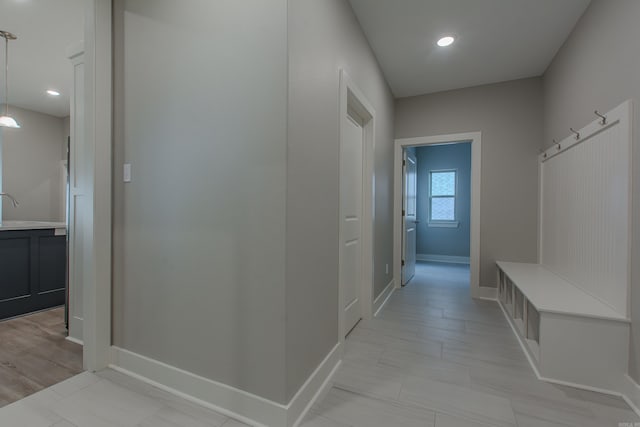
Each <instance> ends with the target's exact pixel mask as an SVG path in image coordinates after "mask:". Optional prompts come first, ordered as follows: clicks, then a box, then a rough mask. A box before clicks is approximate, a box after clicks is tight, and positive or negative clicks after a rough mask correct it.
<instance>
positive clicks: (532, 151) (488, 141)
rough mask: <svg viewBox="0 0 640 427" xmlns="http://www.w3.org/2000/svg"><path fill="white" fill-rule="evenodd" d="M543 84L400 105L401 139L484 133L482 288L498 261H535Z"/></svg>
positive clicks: (490, 282) (492, 280)
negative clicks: (538, 155)
mask: <svg viewBox="0 0 640 427" xmlns="http://www.w3.org/2000/svg"><path fill="white" fill-rule="evenodd" d="M542 115H543V112H542V80H541V79H540V78H531V79H523V80H516V81H511V82H505V83H498V84H492V85H485V86H478V87H472V88H467V89H460V90H454V91H448V92H441V93H436V94H431V95H423V96H416V97H410V98H401V99H398V100H396V123H395V126H396V137H397V138H409V137H419V136H429V135H440V134H451V133H460V132H473V131H482V183H481V190H480V191H481V193H482V195H481V197H482V200H481V206H480V285H481V286H491V287H494V286H496V269H495V261H496V260H504V261H519V262H536V261H537V241H538V239H537V232H538V230H537V223H538V161H537V154H538V149H539V148H540V141H541V139H542Z"/></svg>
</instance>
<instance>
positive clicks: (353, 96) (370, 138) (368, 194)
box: [338, 69, 376, 342]
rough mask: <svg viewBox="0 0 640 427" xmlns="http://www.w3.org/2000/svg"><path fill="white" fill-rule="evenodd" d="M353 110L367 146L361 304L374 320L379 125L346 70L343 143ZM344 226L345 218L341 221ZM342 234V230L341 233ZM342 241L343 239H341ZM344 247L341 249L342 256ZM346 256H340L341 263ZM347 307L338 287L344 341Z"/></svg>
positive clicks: (341, 104) (342, 87)
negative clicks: (345, 122) (376, 162)
mask: <svg viewBox="0 0 640 427" xmlns="http://www.w3.org/2000/svg"><path fill="white" fill-rule="evenodd" d="M349 111H353V112H355V113H356V114H357V115H358V117H360V118H362V121H363V126H362V127H363V131H364V147H363V162H362V164H363V174H364V177H363V192H362V195H363V196H362V197H363V200H362V203H363V209H362V284H361V286H360V301H361V304H362V306H361V309H362V317H363V318H364V319H371V317H372V316H373V298H374V295H373V277H374V276H373V267H374V265H373V259H374V252H373V233H374V230H373V227H374V219H375V192H374V185H375V179H374V152H375V122H376V112H375V109H374V108H373V106H372V105H371V103H370V102H369V101H368V99H367V97H366V96H365V95H364V94H363V92H362V91H361V90H360V89H359V88H358V87H357V86H356V84H355V83H354V82H353V80H351V78H350V77H349V75H348V74H347V72H346V71H345V70H344V69H341V70H340V98H339V108H338V112H339V113H338V128H339V129H340V138H339V141H340V143H341V141H342V124H343V119H344V118H345V117H349ZM339 221H340V227H342V219H339ZM339 233H341V231H339ZM339 240H340V238H339ZM341 250H342V245H340V247H339V248H338V253H339V254H340V253H341ZM341 259H342V257H341V256H340V255H339V260H340V262H341ZM343 325H344V307H343V306H342V286H341V284H339V285H338V336H339V337H340V342H344V337H345V334H344V332H343V331H344V326H343Z"/></svg>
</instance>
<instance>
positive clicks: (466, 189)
mask: <svg viewBox="0 0 640 427" xmlns="http://www.w3.org/2000/svg"><path fill="white" fill-rule="evenodd" d="M415 150H416V151H415V152H416V156H417V158H418V212H417V213H418V221H420V222H419V223H418V227H417V242H416V252H417V254H418V255H447V256H460V257H468V256H469V247H470V236H471V235H470V230H471V143H470V142H463V143H457V144H448V145H432V146H424V147H417V148H416V149H415ZM442 169H455V170H457V172H458V174H457V175H458V177H457V178H458V183H457V197H456V220H457V221H458V222H459V224H458V227H455V228H445V227H429V171H431V170H442Z"/></svg>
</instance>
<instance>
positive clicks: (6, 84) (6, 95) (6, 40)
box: [2, 34, 9, 116]
mask: <svg viewBox="0 0 640 427" xmlns="http://www.w3.org/2000/svg"><path fill="white" fill-rule="evenodd" d="M2 37H4V115H5V116H8V115H9V36H8V35H7V34H2Z"/></svg>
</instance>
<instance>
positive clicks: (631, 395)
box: [621, 374, 640, 416]
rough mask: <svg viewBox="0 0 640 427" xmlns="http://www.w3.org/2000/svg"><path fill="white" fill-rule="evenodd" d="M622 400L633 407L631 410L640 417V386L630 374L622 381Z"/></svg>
mask: <svg viewBox="0 0 640 427" xmlns="http://www.w3.org/2000/svg"><path fill="white" fill-rule="evenodd" d="M621 390H622V398H623V399H624V400H625V401H626V402H627V403H628V404H629V406H631V409H633V411H634V412H635V413H636V414H638V416H640V385H638V383H637V382H635V380H634V379H633V378H631V377H630V376H629V375H628V374H625V375H624V378H623V379H622V388H621Z"/></svg>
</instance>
